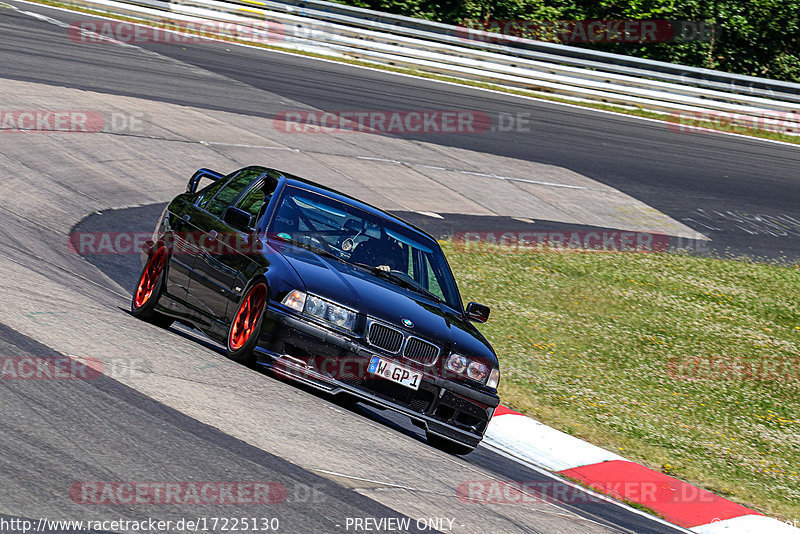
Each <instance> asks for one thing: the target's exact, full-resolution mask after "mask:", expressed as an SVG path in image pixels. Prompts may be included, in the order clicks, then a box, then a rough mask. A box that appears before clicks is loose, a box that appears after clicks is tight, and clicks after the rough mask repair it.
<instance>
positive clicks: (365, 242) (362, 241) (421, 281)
mask: <svg viewBox="0 0 800 534" xmlns="http://www.w3.org/2000/svg"><path fill="white" fill-rule="evenodd" d="M267 231H268V233H269V235H270V236H272V237H275V238H276V239H279V240H283V241H291V242H293V243H296V244H301V245H304V246H306V247H313V248H315V249H318V250H321V251H324V252H327V253H331V254H333V255H334V256H335V257H337V258H339V259H341V260H343V261H346V262H349V263H354V264H357V265H360V266H364V267H368V268H372V269H375V271H376V274H378V275H381V276H382V277H384V278H387V279H390V280H393V281H394V282H395V283H398V284H402V285H404V286H406V287H409V288H411V289H415V290H418V291H419V292H421V293H426V292H427V293H430V294H432V296H435V297H437V298H439V299H441V300H442V301H444V302H445V303H446V304H447V305H448V306H450V307H451V308H453V309H455V310H461V302H460V300H459V296H458V290H457V289H456V284H455V281H454V280H453V275H452V273H451V272H450V268H449V267H448V265H447V261H446V260H445V258H444V254H443V253H442V250H441V248H440V247H439V245H438V243H436V241H434V240H432V239H430V238H429V237H427V236H425V235H424V234H422V233H419V232H415V231H413V230H410V229H408V228H406V227H404V226H401V225H399V224H396V223H394V222H392V221H391V220H388V219H385V218H383V217H379V216H376V215H373V214H371V213H369V212H366V211H364V210H362V209H359V208H358V207H356V206H352V205H350V204H347V203H344V202H340V201H338V200H335V199H332V198H330V197H327V196H323V195H320V194H317V193H314V192H312V191H308V190H306V189H301V188H298V187H293V186H289V187H286V189H284V191H283V194H282V195H281V198H280V199H279V201H278V205H277V208H276V213H275V216H274V217H273V218H272V221H271V222H270V226H269V228H268V230H267ZM384 273H385V274H384Z"/></svg>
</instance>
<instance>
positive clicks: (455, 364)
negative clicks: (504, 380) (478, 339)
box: [444, 353, 500, 389]
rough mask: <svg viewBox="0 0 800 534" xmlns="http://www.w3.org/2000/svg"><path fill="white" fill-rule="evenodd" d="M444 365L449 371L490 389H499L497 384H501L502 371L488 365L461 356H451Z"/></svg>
mask: <svg viewBox="0 0 800 534" xmlns="http://www.w3.org/2000/svg"><path fill="white" fill-rule="evenodd" d="M444 365H445V368H446V369H447V370H448V371H451V372H453V373H455V374H457V375H461V376H465V377H467V378H469V379H470V380H474V381H476V382H481V383H483V384H486V385H487V386H489V387H490V388H494V389H497V384H498V382H500V371H499V370H498V369H495V368H490V367H489V366H488V365H486V364H483V363H481V362H478V361H474V360H470V359H469V358H467V357H466V356H462V355H460V354H455V353H453V354H451V355H450V356H449V357H448V358H447V360H446V361H445V364H444ZM487 378H488V380H487Z"/></svg>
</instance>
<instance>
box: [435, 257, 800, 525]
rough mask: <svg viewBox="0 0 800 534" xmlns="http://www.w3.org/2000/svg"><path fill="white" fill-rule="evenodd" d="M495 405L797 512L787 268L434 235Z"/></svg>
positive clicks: (798, 370)
mask: <svg viewBox="0 0 800 534" xmlns="http://www.w3.org/2000/svg"><path fill="white" fill-rule="evenodd" d="M444 248H445V252H446V254H447V256H448V258H449V260H450V263H451V266H452V267H453V270H454V272H455V273H456V277H457V278H458V281H459V285H460V287H461V290H462V295H463V296H464V298H465V300H474V301H477V302H482V303H485V304H487V305H489V306H491V307H492V318H491V319H490V321H489V323H487V324H486V325H485V326H484V327H483V328H482V331H483V332H484V333H485V334H486V336H487V337H488V338H489V340H490V341H491V342H492V343H493V345H494V347H495V349H496V351H497V353H498V355H499V357H500V362H501V368H502V376H503V378H502V380H501V387H500V394H501V397H502V399H503V403H504V404H506V405H507V406H510V407H511V408H513V409H516V410H519V411H521V412H523V413H525V414H527V415H530V416H532V417H534V418H536V419H538V420H540V421H542V422H545V423H547V424H549V425H551V426H554V427H555V428H558V429H560V430H562V431H565V432H568V433H570V434H573V435H575V436H578V437H580V438H582V439H586V440H588V441H590V442H593V443H595V444H597V445H600V446H602V447H605V448H607V449H609V450H613V451H614V452H618V453H620V454H621V455H623V456H625V457H626V458H629V459H631V460H635V461H639V462H641V463H643V464H645V465H647V466H649V467H651V468H653V469H656V470H660V471H663V472H665V473H667V474H669V475H671V476H675V477H677V478H680V479H683V480H686V481H688V482H690V483H693V484H695V485H697V486H700V487H704V488H706V489H708V490H710V491H712V492H714V493H717V494H720V495H723V496H726V497H727V498H729V499H731V500H734V501H737V502H740V503H742V504H744V505H747V506H751V507H753V508H755V509H756V510H758V511H760V512H763V513H765V514H767V515H771V516H775V517H779V518H781V519H793V518H798V517H800V475H799V474H798V472H800V415H799V414H798V412H799V411H800V304H799V303H800V267H798V265H790V266H786V265H775V264H763V263H752V262H749V261H738V260H728V259H713V258H704V257H696V256H688V255H681V254H659V253H653V254H642V253H597V252H555V251H550V252H547V251H538V252H516V253H515V252H502V253H501V252H496V251H486V250H484V251H480V252H471V251H465V250H463V249H461V248H460V247H457V246H454V245H452V244H445V246H444Z"/></svg>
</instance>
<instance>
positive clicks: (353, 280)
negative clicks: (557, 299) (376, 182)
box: [131, 167, 500, 454]
mask: <svg viewBox="0 0 800 534" xmlns="http://www.w3.org/2000/svg"><path fill="white" fill-rule="evenodd" d="M204 179H209V180H211V183H210V184H208V185H206V186H205V187H203V188H201V189H199V190H198V186H199V185H200V182H201V180H204ZM131 311H132V313H133V314H134V315H136V316H137V317H139V318H141V319H144V320H147V321H149V322H152V323H155V324H158V325H160V326H164V327H166V326H169V325H170V324H171V323H172V322H173V321H174V320H176V319H177V320H179V321H181V322H183V323H187V324H190V325H192V326H195V327H197V328H198V329H200V330H202V331H203V332H205V333H206V334H207V335H208V336H209V337H211V338H212V339H214V340H216V341H218V342H220V343H223V344H224V345H225V346H226V349H227V354H228V356H229V357H230V358H231V359H233V360H235V361H237V362H240V363H243V364H246V365H251V366H255V365H264V366H267V367H269V368H270V369H271V370H272V371H273V372H274V373H276V374H278V375H280V376H283V377H288V378H290V379H293V380H297V381H301V382H303V383H305V384H308V385H310V386H313V387H315V388H318V389H321V390H324V391H326V392H329V393H331V394H333V395H337V396H338V397H339V398H345V399H349V400H352V401H353V402H355V401H360V402H365V403H368V404H370V405H373V406H377V407H379V408H384V409H390V410H395V411H397V412H399V413H402V414H405V415H407V416H408V417H410V418H411V421H412V422H414V423H415V424H416V425H418V426H420V427H422V428H424V429H425V431H426V434H427V436H428V441H429V442H430V443H431V444H432V445H434V446H436V447H439V448H441V449H443V450H446V451H448V452H452V453H455V454H466V453H468V452H470V451H472V450H473V449H474V448H475V447H476V446H477V445H478V443H480V441H481V439H482V437H483V435H484V432H485V431H486V427H487V424H488V422H489V420H490V419H491V417H492V414H493V412H494V409H495V408H496V407H497V405H498V403H499V398H498V396H497V386H498V382H499V379H500V372H499V366H498V361H497V356H496V355H495V353H494V351H493V349H492V347H491V345H490V344H489V343H488V342H487V341H486V339H485V338H484V337H483V336H482V335H481V334H480V333H479V332H478V330H477V329H476V328H475V327H474V326H473V325H472V324H471V321H473V322H479V323H482V322H485V321H486V319H487V318H488V316H489V309H488V308H487V307H486V306H482V305H479V304H476V303H469V304H468V305H467V306H466V308H465V307H464V306H463V304H462V301H461V297H460V295H459V292H458V287H457V286H456V282H455V280H454V279H453V274H452V272H451V270H450V267H449V265H448V264H447V260H446V259H445V257H444V254H443V252H442V250H441V248H440V247H439V244H438V242H437V241H436V240H435V239H433V238H432V237H431V236H429V235H428V234H426V233H425V232H423V231H422V230H420V229H418V228H416V227H414V226H412V225H410V224H408V223H406V222H404V221H402V220H401V219H399V218H397V217H395V216H392V215H391V214H388V213H386V212H384V211H381V210H379V209H377V208H375V207H373V206H370V205H368V204H365V203H363V202H360V201H358V200H356V199H354V198H352V197H349V196H347V195H344V194H342V193H339V192H336V191H333V190H331V189H328V188H325V187H322V186H320V185H319V184H315V183H313V182H310V181H307V180H304V179H301V178H298V177H296V176H292V175H289V174H286V173H283V172H280V171H277V170H274V169H268V168H264V167H246V168H244V169H240V170H238V171H235V172H233V173H231V174H229V175H227V176H223V175H221V174H219V173H217V172H214V171H210V170H208V169H200V170H199V171H197V173H195V175H194V176H193V177H192V178H191V179H190V180H189V186H188V189H187V192H186V193H183V194H181V195H178V196H177V197H176V198H175V199H174V200H173V201H172V202H171V203H170V204H169V205H168V206H167V208H166V210H165V211H164V213H163V215H162V216H161V218H160V220H159V221H158V224H157V226H156V229H155V232H154V234H153V237H152V240H150V241H148V242H147V244H146V245H145V247H144V250H143V270H142V274H141V276H140V277H139V283H138V285H137V287H136V288H135V291H134V295H133V299H132V302H131Z"/></svg>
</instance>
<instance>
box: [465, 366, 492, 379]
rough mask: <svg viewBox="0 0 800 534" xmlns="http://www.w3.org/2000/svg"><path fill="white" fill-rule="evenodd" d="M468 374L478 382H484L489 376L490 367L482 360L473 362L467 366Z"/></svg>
mask: <svg viewBox="0 0 800 534" xmlns="http://www.w3.org/2000/svg"><path fill="white" fill-rule="evenodd" d="M467 376H468V377H470V378H471V379H473V380H476V381H478V382H483V381H484V380H485V379H486V377H487V376H489V368H488V367H486V366H485V365H483V364H482V363H480V362H472V363H470V364H469V367H467Z"/></svg>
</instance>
